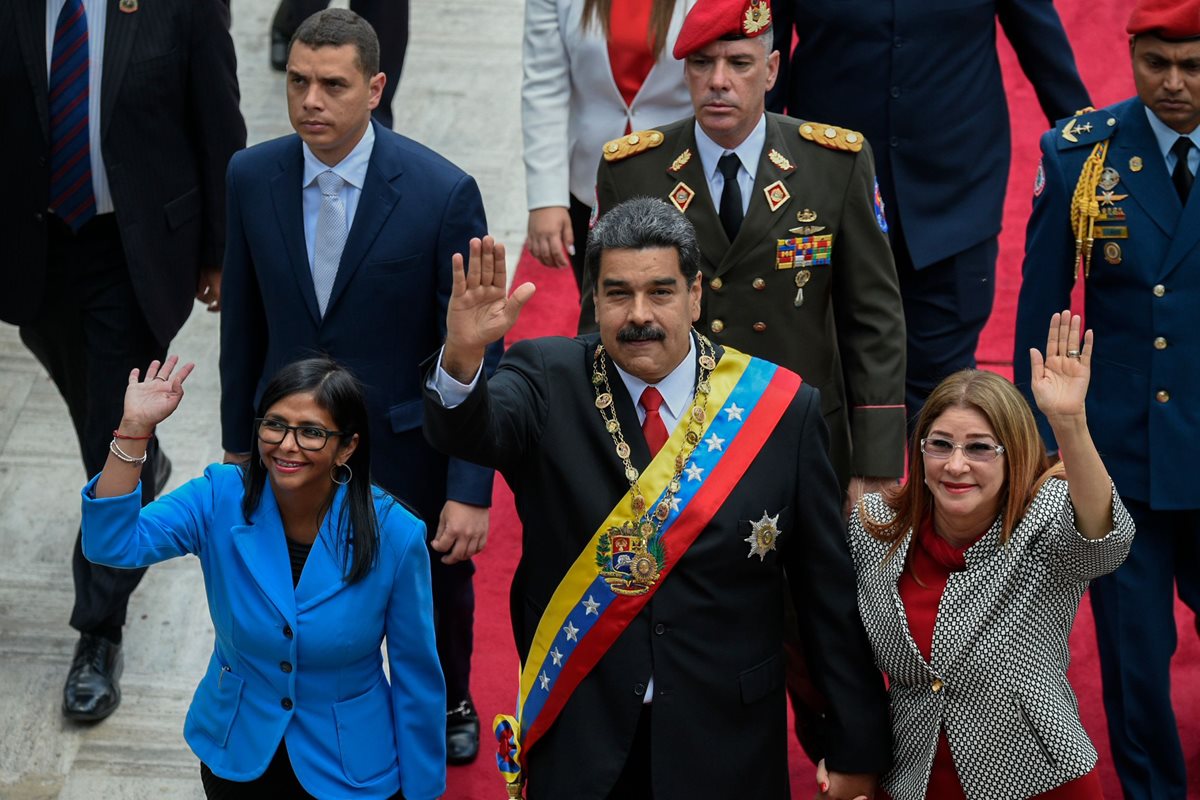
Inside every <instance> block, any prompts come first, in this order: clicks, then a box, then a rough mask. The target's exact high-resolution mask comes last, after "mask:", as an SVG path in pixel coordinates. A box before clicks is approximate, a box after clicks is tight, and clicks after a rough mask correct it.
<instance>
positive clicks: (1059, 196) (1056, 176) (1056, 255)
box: [1013, 131, 1078, 450]
mask: <svg viewBox="0 0 1200 800" xmlns="http://www.w3.org/2000/svg"><path fill="white" fill-rule="evenodd" d="M1041 169H1042V170H1043V171H1044V173H1045V181H1046V183H1045V187H1044V188H1043V189H1042V192H1041V194H1040V195H1037V196H1035V197H1034V198H1033V213H1032V214H1031V215H1030V217H1029V224H1028V226H1027V227H1026V229H1025V262H1024V263H1023V264H1022V266H1021V276H1022V277H1021V294H1020V296H1019V299H1018V300H1017V324H1016V342H1015V346H1014V348H1013V382H1014V383H1016V385H1017V388H1018V389H1020V390H1021V392H1022V393H1023V394H1024V395H1025V399H1026V400H1028V401H1029V407H1030V408H1032V409H1033V415H1034V417H1035V418H1036V419H1037V422H1038V429H1039V430H1040V431H1041V433H1042V438H1043V439H1044V440H1045V441H1046V447H1047V448H1048V449H1050V450H1057V449H1058V444H1057V442H1055V440H1054V434H1053V433H1052V432H1051V430H1050V424H1049V423H1048V422H1046V418H1045V417H1044V416H1042V414H1041V412H1039V411H1038V410H1037V404H1036V403H1035V402H1034V400H1033V392H1032V390H1031V389H1030V387H1029V378H1030V372H1029V348H1031V347H1036V348H1037V349H1038V350H1041V351H1042V352H1043V353H1045V350H1046V332H1047V331H1048V330H1049V327H1050V317H1051V316H1053V315H1054V312H1056V311H1062V310H1063V309H1064V308H1067V307H1068V306H1069V305H1070V303H1071V289H1072V287H1073V286H1074V285H1075V270H1076V268H1075V266H1074V264H1073V263H1072V262H1073V261H1074V258H1075V238H1074V236H1073V235H1072V233H1071V207H1070V203H1071V195H1072V194H1073V193H1074V191H1075V181H1076V180H1077V179H1078V175H1075V176H1067V175H1066V174H1064V172H1063V164H1062V161H1061V160H1060V159H1059V157H1058V151H1057V148H1056V137H1055V135H1054V131H1050V132H1048V133H1046V134H1045V135H1044V136H1042V162H1041Z"/></svg>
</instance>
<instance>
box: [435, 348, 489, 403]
mask: <svg viewBox="0 0 1200 800" xmlns="http://www.w3.org/2000/svg"><path fill="white" fill-rule="evenodd" d="M444 351H445V348H442V350H441V351H439V352H438V360H437V369H436V370H434V371H433V374H432V375H430V376H429V380H428V381H426V383H425V387H426V388H428V389H432V390H433V392H434V394H436V395H437V396H438V400H440V401H441V403H442V406H443V407H445V408H457V407H458V406H460V405H462V402H463V401H464V400H466V399H467V395H469V394H470V393H471V390H472V389H474V388H475V384H477V383H479V376H480V375H481V374H482V373H483V362H480V363H479V369H477V370H475V377H474V378H471V382H470V383H459V382H458V381H457V380H455V379H454V378H453V377H452V376H451V375H450V373H449V372H446V370H445V369H443V368H442V354H443V352H444Z"/></svg>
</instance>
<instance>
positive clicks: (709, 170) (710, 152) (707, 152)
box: [694, 114, 767, 179]
mask: <svg viewBox="0 0 1200 800" xmlns="http://www.w3.org/2000/svg"><path fill="white" fill-rule="evenodd" d="M694 124H695V126H696V149H697V150H699V151H700V163H701V164H703V165H704V174H705V177H706V178H712V177H713V175H714V174H715V173H716V171H717V162H718V161H720V160H721V156H722V155H724V154H725V152H726V151H727V150H729V148H725V147H722V146H721V145H719V144H717V143H716V142H714V141H713V140H712V139H710V138H708V134H707V133H705V132H704V129H703V128H701V127H700V122H699V120H697V121H696V122H695V123H694ZM766 144H767V115H766V114H763V115H762V117H761V118H760V119H759V120H758V124H757V125H755V126H754V130H752V131H750V135H749V136H747V137H746V138H745V139H743V140H742V143H741V144H739V145H738V146H737V147H735V148H733V149H732V152H734V153H737V157H738V160H739V161H741V162H742V169H744V170H746V172H748V173H749V174H750V178H751V179H753V178H755V177H756V176H757V173H758V159H759V157H760V156H761V155H762V151H763V147H765V146H766Z"/></svg>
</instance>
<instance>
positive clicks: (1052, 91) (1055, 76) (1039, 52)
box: [996, 0, 1091, 124]
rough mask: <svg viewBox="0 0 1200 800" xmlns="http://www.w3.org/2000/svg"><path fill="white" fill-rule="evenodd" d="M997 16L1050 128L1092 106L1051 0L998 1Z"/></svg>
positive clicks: (1068, 41) (1065, 33)
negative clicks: (1050, 125) (1035, 93)
mask: <svg viewBox="0 0 1200 800" xmlns="http://www.w3.org/2000/svg"><path fill="white" fill-rule="evenodd" d="M996 16H997V17H999V19H1000V27H1001V28H1003V29H1004V35H1005V36H1006V37H1008V41H1009V42H1010V43H1011V44H1012V46H1013V50H1014V51H1015V52H1016V54H1017V61H1019V62H1020V64H1021V70H1022V71H1023V72H1024V73H1025V76H1026V77H1027V78H1029V82H1030V83H1032V84H1033V89H1034V91H1035V92H1037V98H1038V102H1039V103H1040V104H1041V106H1042V111H1043V113H1045V115H1046V120H1047V121H1048V122H1049V123H1050V124H1054V121H1055V120H1058V119H1062V118H1063V117H1066V116H1069V115H1071V114H1073V113H1074V112H1075V111H1077V110H1079V109H1081V108H1084V107H1086V106H1089V105H1091V100H1089V99H1088V92H1087V88H1086V87H1085V86H1084V85H1083V81H1082V80H1080V78H1079V70H1078V69H1076V67H1075V54H1074V53H1073V52H1072V50H1071V42H1070V40H1068V39H1067V32H1066V31H1065V30H1063V25H1062V20H1061V19H1059V16H1058V11H1056V10H1055V8H1054V3H1053V1H1052V0H998V2H997V3H996Z"/></svg>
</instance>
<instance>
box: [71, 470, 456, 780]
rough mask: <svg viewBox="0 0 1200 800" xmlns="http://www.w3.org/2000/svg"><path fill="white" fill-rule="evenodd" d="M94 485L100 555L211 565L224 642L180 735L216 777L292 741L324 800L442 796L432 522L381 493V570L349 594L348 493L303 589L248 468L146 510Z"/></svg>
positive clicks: (296, 763) (89, 526)
mask: <svg viewBox="0 0 1200 800" xmlns="http://www.w3.org/2000/svg"><path fill="white" fill-rule="evenodd" d="M94 485H95V480H93V481H92V482H91V483H89V484H88V485H87V486H86V487H85V488H84V490H83V551H84V554H85V555H86V556H87V557H88V558H89V559H90V560H92V561H95V562H97V563H100V564H106V565H108V566H112V567H126V568H128V567H144V566H146V565H148V564H154V563H156V562H159V561H165V560H166V559H168V558H174V557H176V556H182V555H185V554H188V553H191V554H193V555H195V556H197V557H198V558H199V559H200V566H201V568H202V569H203V570H204V586H205V591H206V592H207V594H208V607H209V613H210V614H211V615H212V621H213V627H214V628H215V630H216V641H215V642H214V646H213V654H212V658H211V659H210V660H209V663H208V670H207V671H206V672H205V674H204V677H203V678H202V679H201V681H200V685H199V686H198V687H197V688H196V694H195V695H194V696H193V698H192V705H191V708H190V709H189V710H188V715H187V721H186V722H185V723H184V731H183V732H184V737H185V738H186V739H187V742H188V744H189V745H190V746H191V748H192V751H193V752H194V753H195V754H196V755H197V756H198V757H199V758H200V759H201V760H202V761H204V762H205V763H206V764H208V766H209V767H210V768H211V769H212V771H213V772H214V773H216V774H217V775H219V776H221V777H223V778H228V779H230V780H239V781H246V780H251V779H253V778H255V777H257V776H259V775H261V774H262V772H263V770H265V769H266V767H267V764H268V763H269V762H270V761H271V757H272V756H273V755H274V754H275V751H276V749H277V748H278V746H279V741H280V739H281V738H282V737H284V736H285V735H286V737H287V748H288V754H289V755H290V757H291V762H292V767H293V768H294V769H295V772H296V777H298V778H299V779H300V783H301V784H302V785H303V786H304V788H305V789H306V790H307V791H308V792H309V793H310V794H312V795H314V796H316V797H319V798H345V797H350V796H353V797H363V798H384V797H390V796H391V795H392V794H394V793H395V792H396V790H397V789H401V788H403V791H404V796H405V797H406V798H407V800H427V799H428V798H433V797H436V796H438V795H440V794H442V792H444V791H445V782H446V766H445V734H444V731H445V719H446V690H445V685H444V683H443V680H442V672H441V668H440V667H439V665H438V659H437V651H436V649H435V647H434V634H433V605H432V598H431V593H430V587H429V557H428V555H427V553H426V549H425V526H424V524H423V523H422V522H421V521H420V520H418V519H416V518H415V517H414V516H413V515H411V514H410V513H408V511H406V510H405V509H404V508H403V507H402V506H401V505H400V504H398V503H397V502H396V501H395V500H394V499H392V498H391V497H390V496H389V495H387V494H385V493H384V492H382V491H379V490H376V495H375V511H376V513H377V514H378V516H379V522H380V532H379V533H380V548H379V560H378V563H377V564H376V565H375V568H374V569H372V570H371V572H370V573H369V574H368V575H367V576H366V577H365V578H363V579H362V580H360V581H358V582H357V583H354V584H347V583H346V582H345V581H344V580H343V578H342V576H343V564H342V558H341V552H342V543H341V540H340V538H339V534H338V531H337V530H336V526H335V523H336V521H337V520H338V519H339V517H340V515H341V511H342V508H343V505H344V503H345V496H346V490H345V489H339V490H338V492H337V495H336V497H335V499H334V502H333V506H332V508H331V509H330V511H329V513H328V514H327V515H326V518H325V523H324V524H323V525H322V526H321V530H320V532H319V534H318V536H317V540H316V542H314V543H313V547H312V551H311V552H310V553H309V556H308V561H307V562H306V563H305V565H304V571H303V572H302V573H301V576H300V583H299V585H297V586H296V587H295V589H293V587H292V577H291V565H290V561H289V559H288V551H287V543H286V541H285V539H284V532H283V521H282V519H281V517H280V515H279V507H278V505H276V502H275V497H274V495H273V494H272V492H271V490H270V486H269V485H268V486H267V487H266V489H265V490H264V491H263V495H262V501H261V503H260V504H259V507H258V510H257V511H256V512H255V513H254V515H253V517H252V519H251V521H250V524H246V522H245V520H244V518H243V517H242V511H241V502H242V475H241V471H240V469H239V468H238V467H235V466H222V465H213V466H211V467H209V468H208V469H207V470H205V472H204V475H203V476H202V477H199V478H196V479H195V480H192V481H190V482H188V483H186V484H184V485H183V486H181V487H180V488H178V489H176V490H175V491H174V492H171V493H170V494H169V495H166V496H165V497H162V498H159V499H158V500H156V501H155V502H153V503H151V504H150V505H148V506H146V507H145V508H142V509H139V506H140V498H141V488H140V487H139V488H138V489H137V490H135V491H134V492H133V493H131V494H128V495H124V496H121V497H110V498H104V499H94V498H93V497H92V491H93V487H94ZM385 636H386V638H387V651H388V667H389V670H390V677H391V685H390V686H389V685H388V681H387V680H385V677H384V672H383V659H382V656H381V654H380V643H381V642H382V641H383V640H384V637H385Z"/></svg>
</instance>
